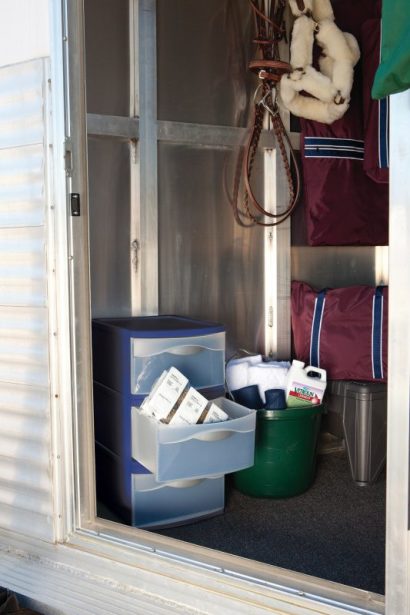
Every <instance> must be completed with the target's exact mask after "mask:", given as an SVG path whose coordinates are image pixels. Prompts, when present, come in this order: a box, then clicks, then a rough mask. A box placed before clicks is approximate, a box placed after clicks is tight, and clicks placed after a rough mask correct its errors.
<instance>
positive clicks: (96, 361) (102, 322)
mask: <svg viewBox="0 0 410 615" xmlns="http://www.w3.org/2000/svg"><path fill="white" fill-rule="evenodd" d="M93 351H94V352H93V372H94V380H95V381H96V382H100V383H102V384H104V385H105V386H106V387H109V388H111V389H114V390H116V391H118V392H120V393H123V394H126V395H128V394H131V395H147V394H148V393H149V392H150V391H151V388H152V385H153V384H154V382H155V380H156V379H157V378H158V376H159V375H160V374H161V373H162V372H163V371H164V370H166V369H169V368H170V367H172V366H174V367H176V368H177V369H179V370H180V371H181V372H182V373H183V374H184V376H186V377H187V378H188V379H189V381H190V383H191V386H193V387H194V388H196V389H203V388H207V387H216V386H223V385H224V382H225V330H224V327H223V326H222V325H219V324H217V323H212V322H207V321H200V320H192V319H190V318H184V317H181V316H140V317H134V318H97V319H94V320H93Z"/></svg>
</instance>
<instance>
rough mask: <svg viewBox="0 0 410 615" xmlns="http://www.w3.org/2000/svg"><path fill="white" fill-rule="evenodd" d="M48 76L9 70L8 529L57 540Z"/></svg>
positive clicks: (0, 406) (1, 352)
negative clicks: (51, 362)
mask: <svg viewBox="0 0 410 615" xmlns="http://www.w3.org/2000/svg"><path fill="white" fill-rule="evenodd" d="M46 71H47V67H46V63H45V61H43V60H37V61H31V62H28V63H26V64H18V65H15V66H9V67H6V68H3V69H0V526H1V527H4V528H6V529H11V530H13V531H16V532H22V533H25V534H30V535H32V536H37V537H41V538H45V539H51V540H52V539H53V537H54V528H53V516H52V515H53V492H52V480H51V477H52V467H51V460H52V455H51V419H50V375H49V315H48V298H47V287H48V264H47V254H48V253H49V250H50V249H49V247H48V236H49V230H48V228H47V205H48V198H47V191H48V180H47V173H46V167H47V162H46V161H47V156H48V150H49V141H48V135H47V115H48V113H49V110H50V109H49V107H48V101H47V98H46V97H47V93H48V87H47V75H46Z"/></svg>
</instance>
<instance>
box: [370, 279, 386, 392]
mask: <svg viewBox="0 0 410 615" xmlns="http://www.w3.org/2000/svg"><path fill="white" fill-rule="evenodd" d="M383 288H384V287H383V286H377V288H376V290H375V293H374V297H373V311H372V370H373V378H375V379H378V380H380V379H381V378H383V377H384V375H383V309H384V297H383Z"/></svg>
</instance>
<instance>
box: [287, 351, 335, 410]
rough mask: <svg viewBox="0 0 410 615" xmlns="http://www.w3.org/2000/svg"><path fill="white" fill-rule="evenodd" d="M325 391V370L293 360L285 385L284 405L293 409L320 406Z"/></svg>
mask: <svg viewBox="0 0 410 615" xmlns="http://www.w3.org/2000/svg"><path fill="white" fill-rule="evenodd" d="M325 390H326V370H325V369H321V368H320V367H314V366H313V365H308V366H307V367H305V364H304V363H303V361H297V360H294V361H293V362H292V365H291V366H290V369H289V372H288V378H287V385H286V405H287V406H288V407H292V408H295V407H297V406H306V405H309V406H310V405H312V404H321V403H322V399H323V395H324V393H325Z"/></svg>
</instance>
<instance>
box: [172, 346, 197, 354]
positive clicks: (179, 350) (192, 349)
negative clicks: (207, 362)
mask: <svg viewBox="0 0 410 615" xmlns="http://www.w3.org/2000/svg"><path fill="white" fill-rule="evenodd" d="M204 350H205V348H204V347H203V346H174V347H173V348H168V350H166V351H165V352H169V354H178V355H188V354H199V353H200V352H203V351H204Z"/></svg>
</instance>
